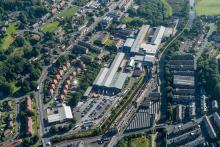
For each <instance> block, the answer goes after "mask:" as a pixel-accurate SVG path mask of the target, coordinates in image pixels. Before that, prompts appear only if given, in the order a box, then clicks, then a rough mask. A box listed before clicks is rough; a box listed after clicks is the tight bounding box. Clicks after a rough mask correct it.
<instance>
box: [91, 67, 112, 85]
mask: <svg viewBox="0 0 220 147" xmlns="http://www.w3.org/2000/svg"><path fill="white" fill-rule="evenodd" d="M108 71H109V69H108V68H101V70H100V72H99V74H98V75H97V77H96V79H95V81H94V82H93V85H98V86H101V85H103V84H102V83H103V81H104V79H105V78H106V74H107V72H108Z"/></svg>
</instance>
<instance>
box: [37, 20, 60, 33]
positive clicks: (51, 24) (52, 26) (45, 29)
mask: <svg viewBox="0 0 220 147" xmlns="http://www.w3.org/2000/svg"><path fill="white" fill-rule="evenodd" d="M58 26H59V22H58V21H54V22H49V23H46V24H45V25H43V27H42V28H41V30H42V31H43V32H44V33H46V32H54V31H55V30H56V29H57V28H58Z"/></svg>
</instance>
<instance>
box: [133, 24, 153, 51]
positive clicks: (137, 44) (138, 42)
mask: <svg viewBox="0 0 220 147" xmlns="http://www.w3.org/2000/svg"><path fill="white" fill-rule="evenodd" d="M149 28H150V26H149V25H143V26H142V27H141V29H140V31H139V33H138V35H137V38H136V39H135V41H134V43H133V45H132V47H131V51H130V52H131V54H132V55H135V54H137V53H138V52H139V49H140V46H141V44H142V42H143V41H144V39H145V37H146V35H147V32H148V30H149Z"/></svg>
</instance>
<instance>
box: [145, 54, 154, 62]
mask: <svg viewBox="0 0 220 147" xmlns="http://www.w3.org/2000/svg"><path fill="white" fill-rule="evenodd" d="M144 62H151V63H155V56H154V55H145V56H144Z"/></svg>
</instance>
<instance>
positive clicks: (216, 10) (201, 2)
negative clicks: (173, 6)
mask: <svg viewBox="0 0 220 147" xmlns="http://www.w3.org/2000/svg"><path fill="white" fill-rule="evenodd" d="M196 14H197V15H199V16H201V15H206V16H212V15H220V0H197V2H196Z"/></svg>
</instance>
